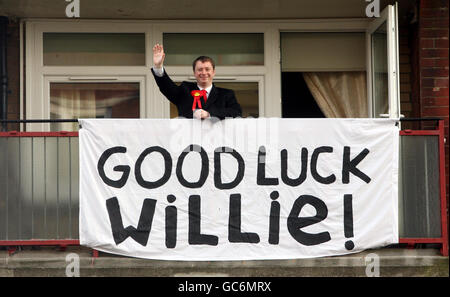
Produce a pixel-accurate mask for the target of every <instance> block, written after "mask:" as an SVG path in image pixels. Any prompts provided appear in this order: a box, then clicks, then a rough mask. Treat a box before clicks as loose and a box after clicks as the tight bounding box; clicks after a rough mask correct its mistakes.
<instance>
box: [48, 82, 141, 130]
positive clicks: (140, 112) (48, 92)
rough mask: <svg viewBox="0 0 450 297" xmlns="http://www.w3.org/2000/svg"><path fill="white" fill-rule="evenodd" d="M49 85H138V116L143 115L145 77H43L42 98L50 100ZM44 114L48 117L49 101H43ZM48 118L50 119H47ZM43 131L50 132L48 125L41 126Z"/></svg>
mask: <svg viewBox="0 0 450 297" xmlns="http://www.w3.org/2000/svg"><path fill="white" fill-rule="evenodd" d="M51 83H73V84H76V83H138V84H139V98H140V99H139V100H140V102H139V115H140V117H142V115H143V114H145V100H144V98H145V89H146V88H145V76H103V77H100V76H92V77H89V76H67V75H64V76H54V75H45V76H44V90H43V94H44V98H50V84H51ZM42 104H43V106H42V107H43V111H44V114H48V115H49V116H50V100H43V102H42ZM49 118H50V117H49ZM42 125H43V127H44V129H45V131H50V123H43V124H42Z"/></svg>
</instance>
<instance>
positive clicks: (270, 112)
mask: <svg viewBox="0 0 450 297" xmlns="http://www.w3.org/2000/svg"><path fill="white" fill-rule="evenodd" d="M375 21H377V20H375ZM371 22H373V19H370V18H358V19H301V20H239V21H236V20H230V21H224V20H204V21H195V22H192V21H183V20H133V21H130V20H77V21H74V20H67V19H57V20H49V19H24V20H23V23H24V27H25V33H26V34H25V40H21V48H22V49H24V55H23V56H24V59H25V65H26V68H25V81H23V78H22V77H21V78H20V79H21V85H22V86H23V89H22V92H21V93H22V95H21V96H23V100H22V101H21V104H20V109H21V119H24V118H25V115H26V118H27V119H42V118H48V117H49V115H47V114H45V112H44V111H45V109H44V108H45V103H44V100H45V99H46V98H45V96H48V95H47V94H45V92H44V84H45V77H56V76H62V77H64V76H65V77H67V76H89V77H91V78H102V77H108V76H111V73H114V76H115V77H118V78H125V77H130V76H135V77H144V85H145V92H144V96H143V98H141V117H142V118H169V116H170V105H169V103H168V102H167V100H166V99H165V98H164V97H163V95H162V94H161V93H160V91H159V89H158V87H157V85H156V82H155V81H154V78H153V75H152V72H151V67H152V64H153V61H152V59H151V57H152V46H153V45H154V44H156V43H162V40H163V33H263V34H264V65H263V66H260V65H259V66H250V65H249V66H217V67H216V73H217V77H221V76H234V77H242V78H245V77H251V76H256V77H262V78H263V84H262V85H261V87H260V88H261V89H260V90H259V91H260V94H261V96H260V99H259V100H260V104H259V105H260V107H262V106H263V110H262V112H261V113H260V116H261V117H281V116H282V106H281V103H282V100H281V48H280V35H281V32H361V33H364V32H367V30H368V28H369V26H370V23H371ZM43 32H68V33H70V32H81V33H88V32H96V33H101V32H104V33H145V44H146V48H145V55H146V60H145V65H144V66H44V65H43V44H42V41H43V40H42V39H43ZM396 38H397V40H396V42H398V37H396ZM24 45H25V46H24ZM366 49H367V48H366ZM21 64H23V63H22V55H21ZM166 70H167V72H168V73H169V74H170V75H171V76H191V75H192V68H191V67H190V66H167V67H166ZM366 72H367V74H368V75H369V71H368V69H366ZM368 88H370V84H369V85H368ZM48 100H49V98H48ZM261 100H263V102H262V101H261ZM398 100H399V96H398ZM368 103H369V104H368V105H369V106H371V101H368ZM369 115H371V113H369ZM26 129H27V131H46V127H45V125H43V124H39V123H33V124H27V127H26Z"/></svg>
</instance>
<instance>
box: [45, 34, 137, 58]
mask: <svg viewBox="0 0 450 297" xmlns="http://www.w3.org/2000/svg"><path fill="white" fill-rule="evenodd" d="M43 51H44V59H43V63H44V65H45V66H135V65H141V66H144V65H145V34H144V33H44V34H43Z"/></svg>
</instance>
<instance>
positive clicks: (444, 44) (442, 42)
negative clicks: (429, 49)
mask: <svg viewBox="0 0 450 297" xmlns="http://www.w3.org/2000/svg"><path fill="white" fill-rule="evenodd" d="M434 47H435V48H448V39H435V40H434Z"/></svg>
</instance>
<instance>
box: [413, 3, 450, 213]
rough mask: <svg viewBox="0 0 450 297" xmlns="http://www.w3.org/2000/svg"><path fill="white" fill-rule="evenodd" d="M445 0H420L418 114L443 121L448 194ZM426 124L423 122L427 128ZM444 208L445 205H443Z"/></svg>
mask: <svg viewBox="0 0 450 297" xmlns="http://www.w3.org/2000/svg"><path fill="white" fill-rule="evenodd" d="M448 21H449V1H448V0H420V6H419V24H418V63H419V64H418V65H419V71H418V75H419V83H420V116H421V117H439V118H443V119H444V121H445V135H446V139H447V141H446V144H445V172H446V177H447V187H446V188H447V191H446V193H447V203H448V194H449V183H448V177H449V166H448V164H449V163H448V161H449V143H448V142H449V140H448V137H449V130H448V120H449V104H448V103H449V40H448V37H449V22H448ZM428 125H430V124H424V126H423V128H428V127H427V126H428ZM447 209H448V204H447Z"/></svg>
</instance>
